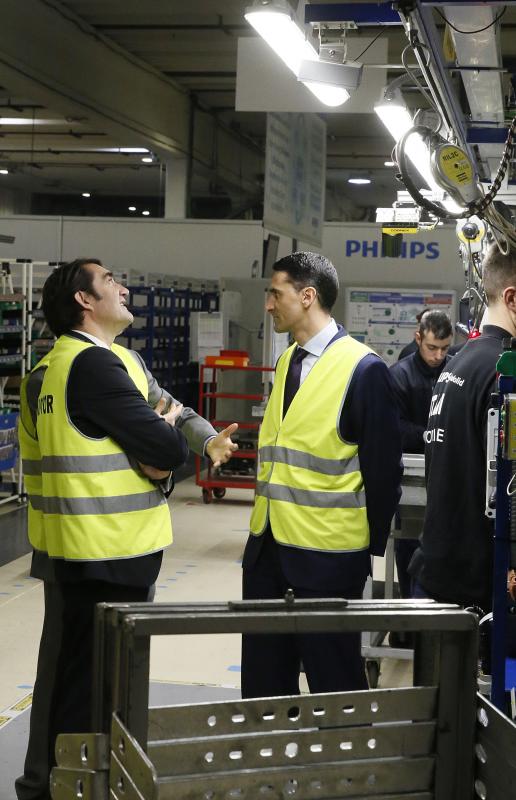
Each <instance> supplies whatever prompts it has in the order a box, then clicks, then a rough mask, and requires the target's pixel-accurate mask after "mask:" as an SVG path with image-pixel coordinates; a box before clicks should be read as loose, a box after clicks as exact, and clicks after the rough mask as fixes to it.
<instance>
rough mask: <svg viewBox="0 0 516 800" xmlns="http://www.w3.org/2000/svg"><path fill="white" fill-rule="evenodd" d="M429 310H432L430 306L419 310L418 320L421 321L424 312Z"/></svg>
mask: <svg viewBox="0 0 516 800" xmlns="http://www.w3.org/2000/svg"><path fill="white" fill-rule="evenodd" d="M428 311H430V309H429V308H424V309H423V310H422V311H420V312H419V314H416V322H421V317H422V316H423V314H426V313H427V312H428Z"/></svg>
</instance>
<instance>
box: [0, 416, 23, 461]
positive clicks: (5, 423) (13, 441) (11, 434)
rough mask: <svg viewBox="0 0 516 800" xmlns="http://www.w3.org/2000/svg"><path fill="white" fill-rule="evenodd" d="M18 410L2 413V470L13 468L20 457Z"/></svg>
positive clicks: (0, 456) (0, 442)
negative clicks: (17, 426)
mask: <svg viewBox="0 0 516 800" xmlns="http://www.w3.org/2000/svg"><path fill="white" fill-rule="evenodd" d="M18 416H19V415H18V413H17V412H8V413H4V414H0V472H2V471H3V470H6V469H13V467H14V466H15V464H16V459H17V458H18V437H17V432H16V425H17V422H18Z"/></svg>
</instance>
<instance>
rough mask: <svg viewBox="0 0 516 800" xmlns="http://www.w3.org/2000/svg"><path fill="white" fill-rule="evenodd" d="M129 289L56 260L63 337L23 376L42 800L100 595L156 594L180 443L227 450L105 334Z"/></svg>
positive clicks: (78, 696)
mask: <svg viewBox="0 0 516 800" xmlns="http://www.w3.org/2000/svg"><path fill="white" fill-rule="evenodd" d="M127 294H128V290H127V289H126V288H125V287H123V286H121V285H120V284H118V283H117V282H116V281H115V279H114V277H113V274H112V273H111V272H110V271H109V270H108V269H106V268H105V267H104V266H102V264H101V263H100V262H99V261H98V260H95V259H78V260H76V261H74V262H71V263H70V264H64V265H61V266H60V267H58V269H56V270H55V271H54V272H53V273H52V274H51V275H50V276H49V277H48V279H47V281H46V282H45V285H44V287H43V311H44V314H45V317H46V320H47V322H48V324H49V327H50V328H51V330H52V332H53V333H54V334H55V335H56V336H57V337H58V339H57V342H56V343H55V345H54V347H53V348H52V350H51V351H50V353H49V354H48V355H47V356H46V357H44V358H43V359H42V360H41V361H40V362H39V364H37V365H36V367H35V368H34V370H33V371H32V372H31V373H30V375H29V376H28V377H27V378H26V380H25V382H24V384H23V386H22V402H21V424H20V444H21V454H22V459H23V469H24V473H25V475H26V482H27V491H28V495H29V503H30V506H29V510H30V513H29V538H30V541H31V544H32V545H33V547H34V557H33V563H32V568H31V575H32V576H33V577H37V578H41V579H43V580H44V592H45V618H44V623H43V631H42V636H41V642H40V650H39V657H38V668H37V676H36V682H35V686H34V692H33V702H32V712H31V722H30V734H29V745H28V750H27V756H26V760H25V767H24V774H23V775H22V776H20V778H18V779H17V781H16V785H15V788H16V794H17V796H18V798H19V800H48V799H49V798H50V787H49V774H50V769H51V767H52V764H53V763H55V762H54V746H55V739H56V736H57V734H58V733H60V732H83V731H88V730H90V729H91V728H90V726H91V722H90V712H91V677H92V668H93V663H92V643H93V622H94V608H95V605H96V603H98V602H102V601H106V602H125V601H144V600H147V599H151V596H152V593H153V592H152V588H153V584H154V582H155V580H156V577H157V575H158V572H159V569H160V566H161V560H162V553H163V547H164V546H166V545H167V544H168V543H170V541H171V529H170V516H169V512H168V509H167V507H166V495H167V494H168V493H169V491H170V488H171V486H172V485H173V484H172V480H171V475H170V473H171V470H173V469H174V468H176V467H178V466H179V465H181V464H182V463H183V462H184V460H185V458H186V456H187V454H188V445H189V444H190V445H191V446H192V448H193V449H194V450H196V451H197V452H201V453H202V452H206V453H207V454H208V455H209V456H210V458H211V459H212V460H213V461H214V463H222V462H224V461H227V460H228V459H229V458H230V457H231V455H232V452H233V451H234V449H236V445H234V444H233V443H232V442H231V438H230V436H231V433H232V432H233V431H234V430H235V429H236V428H237V427H238V426H237V425H236V424H233V425H232V426H229V427H228V428H227V429H226V430H224V431H221V432H220V433H217V431H215V430H214V429H213V427H212V426H211V425H210V424H209V423H208V422H207V421H206V420H203V419H202V418H201V417H198V416H197V414H195V413H194V412H193V411H192V410H191V409H183V407H182V405H181V404H180V403H177V402H176V401H174V400H173V398H171V396H170V395H168V393H166V392H164V391H163V390H161V389H160V387H158V386H157V384H156V382H155V381H154V379H153V378H152V376H151V375H150V374H149V373H148V370H146V368H145V366H144V364H143V362H142V361H141V359H140V358H139V356H138V355H137V354H135V353H133V352H132V351H128V350H126V349H125V348H122V347H120V346H119V345H115V344H114V339H115V337H116V336H117V335H119V334H120V333H121V332H122V331H123V330H124V329H125V328H126V327H127V326H128V325H129V324H130V323H131V322H132V321H133V316H132V314H131V312H130V311H129V309H128V307H127V303H126V298H127ZM167 403H168V405H169V406H170V409H169V410H168V411H166V404H167ZM152 406H155V409H154V410H153V408H152ZM161 412H163V414H162V413H161ZM99 475H100V476H102V477H101V479H100V480H99ZM85 489H86V491H85ZM89 489H90V490H89ZM129 512H135V513H129ZM56 530H57V533H58V535H57V536H56V534H55V532H56ZM92 543H94V544H92ZM61 551H62V552H61Z"/></svg>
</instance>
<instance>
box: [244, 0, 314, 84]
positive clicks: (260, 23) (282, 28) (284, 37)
mask: <svg viewBox="0 0 516 800" xmlns="http://www.w3.org/2000/svg"><path fill="white" fill-rule="evenodd" d="M244 16H245V18H246V20H247V21H248V23H249V24H250V25H252V27H253V28H254V29H255V31H256V32H257V33H259V34H260V36H261V37H262V39H265V41H266V42H267V44H268V45H269V47H272V49H273V50H274V52H275V53H276V54H277V55H278V56H279V57H280V58H281V60H282V61H283V62H284V63H285V64H286V65H287V67H288V68H289V69H291V70H292V72H293V73H294V74H295V75H296V76H297V74H298V71H299V66H300V64H301V61H302V60H303V59H305V58H307V59H312V60H317V52H316V50H315V48H314V47H313V46H312V45H311V44H310V42H308V41H307V39H306V37H305V34H304V32H303V31H302V30H301V28H300V27H299V26H298V25H297V23H296V20H295V15H294V11H293V9H292V8H291V7H290V5H289V4H288V3H287V2H284V0H274V1H273V2H271V3H267V4H266V5H255V6H251V7H250V8H247V9H246V11H245V14H244Z"/></svg>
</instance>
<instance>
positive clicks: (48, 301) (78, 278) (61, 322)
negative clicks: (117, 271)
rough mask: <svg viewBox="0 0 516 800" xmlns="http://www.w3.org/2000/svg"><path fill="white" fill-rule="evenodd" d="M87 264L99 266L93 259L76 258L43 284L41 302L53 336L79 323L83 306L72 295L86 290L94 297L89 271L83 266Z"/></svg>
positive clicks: (69, 329)
mask: <svg viewBox="0 0 516 800" xmlns="http://www.w3.org/2000/svg"><path fill="white" fill-rule="evenodd" d="M87 264H97V265H98V266H99V267H101V266H102V262H101V261H99V260H98V259H97V258H76V259H75V261H70V262H69V263H68V264H61V265H60V266H59V267H57V268H56V269H55V270H54V271H53V272H52V273H51V274H50V275H49V276H48V278H47V279H46V281H45V283H44V286H43V293H42V303H41V305H42V308H43V313H44V315H45V319H46V321H47V324H48V327H49V328H50V330H51V331H52V333H53V334H54V336H61V335H62V334H63V333H68V332H69V331H71V330H74V328H77V327H79V326H80V325H81V324H82V321H83V317H84V309H83V308H82V307H81V306H80V305H79V303H78V302H77V300H76V299H75V297H74V295H75V293H76V292H81V291H82V292H89V293H90V294H92V295H93V296H94V297H96V298H97V299H98V295H97V293H96V292H95V291H94V290H93V285H92V284H93V273H92V272H91V270H88V269H85V267H86V265H87Z"/></svg>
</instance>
